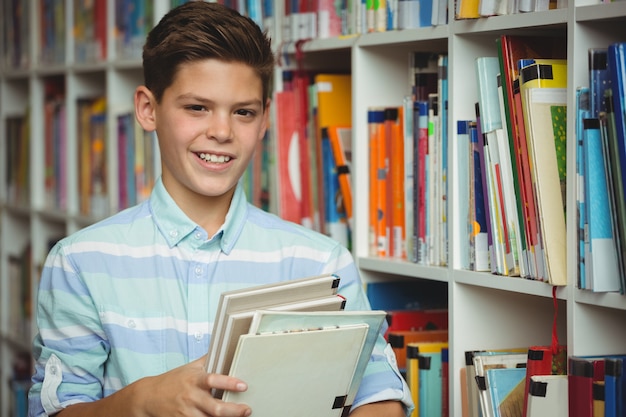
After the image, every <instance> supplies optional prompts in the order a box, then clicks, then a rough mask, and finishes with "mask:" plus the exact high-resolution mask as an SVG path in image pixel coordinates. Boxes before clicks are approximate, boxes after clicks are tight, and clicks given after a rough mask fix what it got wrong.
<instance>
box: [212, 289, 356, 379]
mask: <svg viewBox="0 0 626 417" xmlns="http://www.w3.org/2000/svg"><path fill="white" fill-rule="evenodd" d="M345 304H346V300H345V299H344V298H343V297H342V296H340V295H339V294H334V295H329V296H326V297H320V298H314V299H311V300H304V301H299V302H294V303H286V304H279V305H274V306H269V307H267V309H268V310H271V311H340V310H343V309H344V307H345ZM255 311H256V310H245V311H242V312H239V313H234V314H230V315H229V316H228V318H227V321H226V325H225V328H224V334H223V336H222V339H223V340H224V342H223V343H222V345H221V349H220V351H219V356H218V358H217V365H216V368H215V371H216V372H217V373H220V374H227V373H228V371H229V370H230V366H231V364H232V361H233V357H234V354H235V349H236V348H237V342H238V340H239V337H240V336H241V335H243V334H246V333H248V331H249V330H250V326H251V324H252V319H253V317H254V314H255Z"/></svg>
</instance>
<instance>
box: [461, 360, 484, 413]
mask: <svg viewBox="0 0 626 417" xmlns="http://www.w3.org/2000/svg"><path fill="white" fill-rule="evenodd" d="M477 352H478V351H477V350H468V351H465V355H464V356H465V367H464V368H463V369H465V375H464V376H465V382H464V385H465V394H464V395H465V396H466V397H467V414H468V417H479V416H480V415H481V414H480V396H479V393H478V384H477V383H476V367H475V366H474V355H475V354H476V353H477ZM462 383H463V382H462Z"/></svg>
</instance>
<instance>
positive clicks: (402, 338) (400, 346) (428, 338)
mask: <svg viewBox="0 0 626 417" xmlns="http://www.w3.org/2000/svg"><path fill="white" fill-rule="evenodd" d="M387 341H388V342H389V345H390V346H391V348H392V349H393V351H394V353H395V354H396V362H397V364H398V369H401V370H402V369H406V365H407V362H406V348H407V346H408V345H409V343H415V342H447V341H448V330H447V329H437V330H395V331H393V332H389V334H387Z"/></svg>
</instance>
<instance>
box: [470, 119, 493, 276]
mask: <svg viewBox="0 0 626 417" xmlns="http://www.w3.org/2000/svg"><path fill="white" fill-rule="evenodd" d="M476 133H477V132H476V129H473V132H471V134H470V142H471V148H472V157H473V167H474V172H473V174H474V175H473V179H474V181H473V182H474V183H473V185H472V186H473V191H474V198H473V201H474V205H473V208H474V216H473V219H472V228H473V230H472V233H473V235H474V270H475V271H487V272H488V271H490V270H491V267H490V263H489V234H488V232H487V230H488V220H487V200H486V199H485V197H486V195H485V189H484V186H483V184H484V183H485V179H484V172H483V169H484V168H485V161H484V156H483V147H482V146H481V145H480V144H479V143H478V135H477V134H476Z"/></svg>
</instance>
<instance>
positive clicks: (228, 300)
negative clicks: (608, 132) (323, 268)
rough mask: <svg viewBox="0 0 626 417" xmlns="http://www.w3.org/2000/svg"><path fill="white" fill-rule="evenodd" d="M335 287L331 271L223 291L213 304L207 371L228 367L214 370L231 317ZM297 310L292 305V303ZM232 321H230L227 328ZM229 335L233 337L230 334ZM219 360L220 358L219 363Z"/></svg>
mask: <svg viewBox="0 0 626 417" xmlns="http://www.w3.org/2000/svg"><path fill="white" fill-rule="evenodd" d="M338 287H339V277H338V276H336V275H334V274H326V275H318V276H313V277H306V278H300V279H295V280H289V281H283V282H279V283H273V284H265V285H260V286H254V287H250V288H243V289H240V290H233V291H228V292H224V293H222V294H221V296H220V301H219V303H218V306H217V313H216V316H215V323H214V325H213V332H212V337H211V342H210V344H209V355H208V357H207V363H206V369H207V371H208V372H209V373H225V372H227V371H228V370H224V369H218V361H219V358H220V355H224V353H223V352H225V351H226V350H227V349H228V346H232V342H231V341H230V340H229V339H230V338H229V337H226V335H227V333H226V332H227V330H228V329H227V326H228V321H229V319H230V318H231V316H234V315H235V314H241V313H244V312H246V311H254V310H258V309H269V308H271V307H276V306H281V305H285V304H293V303H297V302H303V301H310V300H314V299H317V298H322V297H328V296H334V295H336V294H337V288H338ZM292 308H293V309H297V307H296V305H293V306H292ZM232 326H233V323H231V328H232ZM230 337H237V335H236V334H233V333H231V335H230ZM220 363H223V360H222V362H220Z"/></svg>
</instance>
